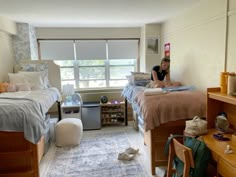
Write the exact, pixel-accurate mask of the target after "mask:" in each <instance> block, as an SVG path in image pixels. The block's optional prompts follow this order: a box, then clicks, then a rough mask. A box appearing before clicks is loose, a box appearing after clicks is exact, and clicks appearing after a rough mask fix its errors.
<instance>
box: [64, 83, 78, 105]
mask: <svg viewBox="0 0 236 177" xmlns="http://www.w3.org/2000/svg"><path fill="white" fill-rule="evenodd" d="M62 93H63V95H65V100H66V101H65V103H69V102H71V96H72V95H73V94H74V93H75V90H74V85H72V84H66V85H63V88H62Z"/></svg>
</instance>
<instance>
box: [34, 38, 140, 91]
mask: <svg viewBox="0 0 236 177" xmlns="http://www.w3.org/2000/svg"><path fill="white" fill-rule="evenodd" d="M44 40H48V41H50V40H55V41H56V40H58V41H63V39H38V40H37V41H38V48H39V58H40V60H42V58H41V55H40V41H44ZM64 40H65V41H67V40H72V41H73V43H74V48H73V50H74V55H75V58H74V60H73V61H74V62H73V66H61V65H60V68H73V70H74V79H61V81H62V82H66V81H74V83H75V88H76V89H84V88H80V87H79V82H80V81H91V80H90V79H88V80H86V79H80V68H83V67H104V69H105V83H106V85H105V87H88V88H86V89H101V88H102V89H107V88H121V87H123V86H110V82H111V81H117V80H118V81H119V80H120V81H122V80H126V78H118V79H111V77H110V69H111V68H112V67H125V66H128V67H129V66H130V67H132V68H133V71H138V70H139V60H140V58H139V48H140V39H139V38H125V39H64ZM79 40H82V41H85V40H88V41H96V40H97V41H99V40H105V41H106V59H105V60H104V61H105V62H104V65H84V66H81V65H79V59H77V58H76V49H75V48H76V47H75V45H76V41H79ZM112 40H121V41H122V40H124V41H127V40H130V41H132V40H134V41H137V47H138V48H137V51H138V53H137V58H136V59H134V60H135V62H134V63H133V64H120V65H111V64H110V61H111V60H112V59H109V58H108V46H107V45H108V41H112ZM117 60H119V59H117ZM121 60H126V59H121ZM53 61H59V60H53ZM92 80H93V81H100V80H102V79H92ZM77 86H78V87H77Z"/></svg>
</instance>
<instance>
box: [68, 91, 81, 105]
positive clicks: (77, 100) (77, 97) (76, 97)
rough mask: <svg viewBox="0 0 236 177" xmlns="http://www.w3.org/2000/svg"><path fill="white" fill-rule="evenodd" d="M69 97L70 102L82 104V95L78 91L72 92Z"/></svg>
mask: <svg viewBox="0 0 236 177" xmlns="http://www.w3.org/2000/svg"><path fill="white" fill-rule="evenodd" d="M71 99H72V102H73V103H75V104H83V100H82V97H81V96H80V94H79V93H74V94H73V95H72V98H71Z"/></svg>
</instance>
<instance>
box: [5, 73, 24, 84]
mask: <svg viewBox="0 0 236 177" xmlns="http://www.w3.org/2000/svg"><path fill="white" fill-rule="evenodd" d="M8 77H9V82H10V83H12V84H27V83H28V82H27V80H26V79H25V77H24V75H22V74H19V73H8Z"/></svg>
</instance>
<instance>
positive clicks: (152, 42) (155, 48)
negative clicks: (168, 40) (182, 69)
mask: <svg viewBox="0 0 236 177" xmlns="http://www.w3.org/2000/svg"><path fill="white" fill-rule="evenodd" d="M146 43H147V46H146V54H159V38H158V37H156V36H154V37H147V41H146Z"/></svg>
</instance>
